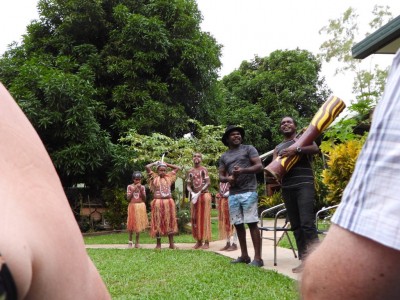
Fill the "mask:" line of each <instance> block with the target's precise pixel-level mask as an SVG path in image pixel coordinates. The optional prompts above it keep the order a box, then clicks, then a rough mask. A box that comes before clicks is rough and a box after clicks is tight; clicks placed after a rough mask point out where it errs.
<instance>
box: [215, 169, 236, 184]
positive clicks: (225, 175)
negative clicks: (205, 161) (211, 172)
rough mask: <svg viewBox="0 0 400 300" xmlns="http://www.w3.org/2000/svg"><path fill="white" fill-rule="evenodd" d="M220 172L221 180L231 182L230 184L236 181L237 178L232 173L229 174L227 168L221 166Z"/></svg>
mask: <svg viewBox="0 0 400 300" xmlns="http://www.w3.org/2000/svg"><path fill="white" fill-rule="evenodd" d="M218 173H219V181H221V182H229V183H230V184H234V183H235V178H233V176H232V175H229V174H228V172H226V170H225V168H220V169H219V170H218Z"/></svg>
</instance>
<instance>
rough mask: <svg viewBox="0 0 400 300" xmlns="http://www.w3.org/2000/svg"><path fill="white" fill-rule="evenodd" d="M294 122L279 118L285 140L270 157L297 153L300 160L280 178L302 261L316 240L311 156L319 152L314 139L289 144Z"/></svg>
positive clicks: (294, 269)
mask: <svg viewBox="0 0 400 300" xmlns="http://www.w3.org/2000/svg"><path fill="white" fill-rule="evenodd" d="M296 129H297V124H296V121H295V120H294V119H293V118H292V117H284V118H283V119H282V120H281V124H280V131H281V132H282V134H283V136H284V140H283V142H282V143H280V144H279V145H278V146H276V148H275V150H274V156H273V160H275V159H276V158H277V157H278V156H281V157H291V156H293V155H300V159H299V160H298V161H297V162H296V164H295V165H294V166H293V167H292V168H291V169H290V170H289V172H288V173H286V174H285V175H284V176H283V178H282V197H283V200H284V202H285V207H286V209H287V214H288V217H289V221H290V225H291V227H292V229H293V233H294V237H295V239H296V244H297V249H298V251H299V259H300V260H301V261H303V259H304V258H305V255H306V251H307V248H308V247H309V246H310V244H311V243H313V242H315V241H318V234H317V229H316V227H315V214H314V203H315V187H314V174H313V170H312V168H311V163H310V161H311V159H312V157H311V155H312V154H316V153H318V152H319V148H318V146H317V144H316V143H315V142H313V143H312V144H311V145H308V146H303V147H297V148H295V147H290V146H291V145H293V144H294V143H295V142H296V140H297V139H296V135H297V133H296ZM302 267H303V265H302V263H301V264H300V265H299V266H297V267H296V268H293V269H292V271H293V272H294V273H298V272H301V271H302Z"/></svg>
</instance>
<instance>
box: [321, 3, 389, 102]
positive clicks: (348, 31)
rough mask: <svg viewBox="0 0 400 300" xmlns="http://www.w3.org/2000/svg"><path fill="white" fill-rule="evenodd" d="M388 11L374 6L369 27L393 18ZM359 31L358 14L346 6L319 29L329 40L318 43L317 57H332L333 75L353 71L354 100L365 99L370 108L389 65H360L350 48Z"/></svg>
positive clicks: (373, 27)
mask: <svg viewBox="0 0 400 300" xmlns="http://www.w3.org/2000/svg"><path fill="white" fill-rule="evenodd" d="M389 10H390V7H388V6H386V7H383V6H378V5H375V7H374V9H373V11H372V14H373V19H372V21H371V22H370V23H369V24H368V25H369V26H370V29H371V30H376V29H378V28H379V27H381V26H382V24H385V23H386V22H388V21H390V20H391V19H392V18H393V17H392V13H391V12H390V11H389ZM358 33H359V25H358V14H357V12H356V10H355V9H353V8H351V7H349V8H348V9H347V10H346V11H345V12H344V13H343V15H342V16H340V17H339V18H337V19H333V20H329V24H328V25H327V26H324V27H323V28H321V30H320V34H326V35H327V36H328V40H327V41H325V42H324V43H322V45H321V46H320V50H321V53H320V54H319V57H320V58H321V59H323V60H324V61H326V62H328V63H329V62H331V61H332V60H333V61H335V62H337V64H336V65H337V68H336V70H335V74H339V73H344V72H346V73H349V72H350V73H353V74H354V83H353V93H354V94H355V95H356V101H354V102H364V103H365V104H366V105H368V106H369V107H370V108H372V107H374V106H375V105H376V103H377V101H378V100H379V98H380V97H381V95H382V93H383V88H384V85H385V80H386V77H387V72H388V68H386V69H385V70H381V69H380V68H379V67H378V66H377V65H374V66H373V67H372V68H371V69H369V70H365V69H363V68H362V65H361V60H359V59H354V58H353V57H352V55H351V49H352V48H353V46H354V45H355V44H356V39H357V38H358ZM368 34H369V33H366V34H365V36H367V35H368Z"/></svg>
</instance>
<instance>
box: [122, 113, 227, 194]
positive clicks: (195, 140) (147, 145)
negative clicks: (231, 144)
mask: <svg viewBox="0 0 400 300" xmlns="http://www.w3.org/2000/svg"><path fill="white" fill-rule="evenodd" d="M190 123H191V124H192V126H193V127H195V128H196V130H195V134H193V135H191V136H190V137H181V138H177V139H173V138H170V137H167V136H165V135H162V134H159V133H153V134H151V135H141V134H138V133H137V132H136V131H135V130H132V131H130V132H129V133H128V134H127V135H126V136H125V137H124V138H122V139H121V142H122V143H123V144H124V146H121V147H124V148H125V149H126V151H129V152H130V160H129V163H130V164H131V168H132V169H143V168H144V167H143V166H144V165H146V164H147V163H149V162H153V161H157V160H161V157H162V155H163V154H164V155H165V160H166V161H167V162H169V163H172V164H175V165H178V166H181V167H182V171H181V172H180V173H179V174H178V175H179V176H180V177H181V178H182V179H183V180H185V178H186V174H187V171H188V170H189V169H191V168H192V167H193V160H192V159H193V154H194V153H195V152H200V153H202V154H203V162H202V165H203V166H205V167H206V168H207V169H208V171H209V174H210V179H211V184H212V185H211V191H212V192H216V191H217V190H218V160H219V158H220V157H221V155H222V153H223V152H225V151H226V150H227V148H226V146H225V145H224V144H223V143H222V142H221V137H222V135H223V133H224V129H225V128H223V127H222V126H214V125H202V124H200V123H199V122H198V121H196V120H190ZM116 165H118V163H117V162H116Z"/></svg>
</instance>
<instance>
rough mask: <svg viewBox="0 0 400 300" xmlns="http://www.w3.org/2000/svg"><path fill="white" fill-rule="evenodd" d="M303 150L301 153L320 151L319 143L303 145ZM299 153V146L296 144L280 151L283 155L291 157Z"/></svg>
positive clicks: (301, 148)
mask: <svg viewBox="0 0 400 300" xmlns="http://www.w3.org/2000/svg"><path fill="white" fill-rule="evenodd" d="M300 150H301V152H300V153H301V154H317V153H318V152H319V148H318V145H317V144H316V143H315V142H313V143H312V144H311V145H307V146H302V147H300ZM297 154H299V152H297V147H296V146H293V145H292V146H290V147H288V148H286V149H283V150H282V151H280V153H279V155H280V156H282V157H286V156H287V157H291V156H294V155H297Z"/></svg>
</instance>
